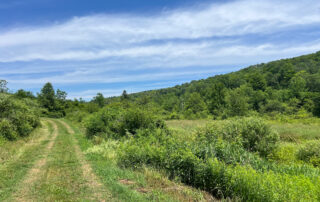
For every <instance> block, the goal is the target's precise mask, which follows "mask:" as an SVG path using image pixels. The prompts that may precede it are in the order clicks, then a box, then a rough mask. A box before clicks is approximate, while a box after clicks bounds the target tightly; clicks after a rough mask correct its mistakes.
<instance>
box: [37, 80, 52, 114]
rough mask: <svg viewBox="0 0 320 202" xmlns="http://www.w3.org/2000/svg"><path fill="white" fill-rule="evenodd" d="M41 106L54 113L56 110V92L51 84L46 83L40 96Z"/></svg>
mask: <svg viewBox="0 0 320 202" xmlns="http://www.w3.org/2000/svg"><path fill="white" fill-rule="evenodd" d="M39 101H40V103H41V105H42V106H43V107H44V108H46V109H48V111H50V112H52V111H54V110H55V92H54V89H53V86H52V84H51V83H49V82H48V83H46V84H45V85H44V86H43V88H42V89H41V92H40V94H39Z"/></svg>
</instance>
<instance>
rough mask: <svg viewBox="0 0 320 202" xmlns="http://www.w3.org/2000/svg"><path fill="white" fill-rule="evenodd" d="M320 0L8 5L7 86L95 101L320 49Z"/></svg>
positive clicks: (22, 0)
mask: <svg viewBox="0 0 320 202" xmlns="http://www.w3.org/2000/svg"><path fill="white" fill-rule="evenodd" d="M319 36H320V1H318V0H304V1H300V0H299V1H298V0H291V1H289V0H229V1H222V0H219V1H217V0H216V1H214V0H212V1H210V0H202V1H199V0H152V1H151V0H148V1H147V0H90V1H84V0H64V1H62V0H2V1H1V2H0V79H6V80H7V81H8V82H9V88H10V89H11V90H12V91H15V90H17V89H20V88H23V89H26V90H31V91H33V92H38V91H39V89H40V88H41V87H42V86H43V85H44V83H46V82H52V83H53V84H54V86H55V88H60V89H62V90H65V91H67V92H68V94H69V98H72V99H73V98H80V97H82V98H84V99H87V100H89V99H91V98H92V97H93V96H95V95H96V93H97V92H102V93H103V94H104V95H105V96H115V95H120V94H121V92H122V91H123V90H124V89H126V90H127V91H128V92H129V93H132V92H138V91H143V90H150V89H158V88H163V87H170V86H174V85H177V84H181V83H184V82H188V81H191V80H197V79H202V78H206V77H209V76H213V75H216V74H222V73H227V72H231V71H236V70H239V69H241V68H243V67H246V66H248V65H251V64H256V63H261V62H268V61H272V60H276V59H281V58H288V57H294V56H298V55H302V54H308V53H313V52H316V51H319V50H320V37H319Z"/></svg>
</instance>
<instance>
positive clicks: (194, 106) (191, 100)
mask: <svg viewBox="0 0 320 202" xmlns="http://www.w3.org/2000/svg"><path fill="white" fill-rule="evenodd" d="M185 110H186V111H187V112H191V113H192V114H199V113H202V112H203V111H205V110H206V104H205V102H204V101H203V99H202V97H201V96H200V94H199V93H196V92H194V93H191V94H189V96H188V97H187V100H186V103H185Z"/></svg>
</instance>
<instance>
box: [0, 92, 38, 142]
mask: <svg viewBox="0 0 320 202" xmlns="http://www.w3.org/2000/svg"><path fill="white" fill-rule="evenodd" d="M37 108H38V105H37V103H36V102H35V101H34V100H31V99H29V98H25V99H17V98H15V97H14V96H13V95H6V94H1V93H0V136H2V137H4V138H5V139H8V140H14V139H16V138H18V137H19V136H20V137H23V136H28V135H29V134H30V133H31V132H32V130H33V129H34V128H36V127H37V126H38V125H39V124H40V120H39V115H38V109H37Z"/></svg>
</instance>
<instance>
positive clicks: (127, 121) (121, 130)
mask: <svg viewBox="0 0 320 202" xmlns="http://www.w3.org/2000/svg"><path fill="white" fill-rule="evenodd" d="M147 128H149V129H156V128H165V123H164V121H162V120H160V119H158V118H156V117H154V116H153V115H151V114H150V113H148V112H146V111H144V110H142V109H139V108H133V107H132V108H129V109H126V110H124V109H123V108H122V107H120V106H107V107H105V108H103V109H102V110H100V111H99V112H97V113H94V114H92V115H91V116H90V117H89V119H88V120H87V122H86V134H87V136H88V137H92V136H96V135H102V134H104V135H105V136H107V135H108V136H114V137H118V136H119V135H120V136H125V135H126V134H132V135H135V134H136V132H137V130H139V129H147Z"/></svg>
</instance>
